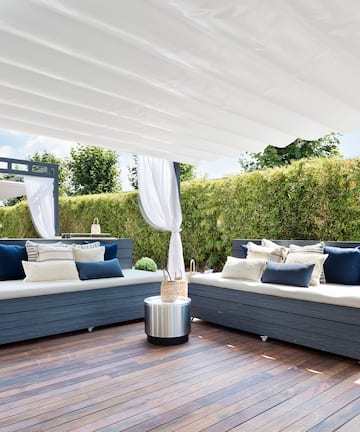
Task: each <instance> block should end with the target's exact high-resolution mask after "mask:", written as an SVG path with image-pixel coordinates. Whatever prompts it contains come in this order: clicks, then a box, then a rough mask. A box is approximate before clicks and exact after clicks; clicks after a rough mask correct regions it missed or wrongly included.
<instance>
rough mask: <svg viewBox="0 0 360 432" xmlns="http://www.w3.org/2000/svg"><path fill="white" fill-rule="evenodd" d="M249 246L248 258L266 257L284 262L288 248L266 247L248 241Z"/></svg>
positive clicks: (269, 259)
mask: <svg viewBox="0 0 360 432" xmlns="http://www.w3.org/2000/svg"><path fill="white" fill-rule="evenodd" d="M247 248H248V250H247V256H246V258H247V259H265V260H268V261H273V262H284V257H285V250H286V248H284V247H282V246H278V247H276V248H273V247H264V246H259V245H257V244H255V243H253V242H248V244H247Z"/></svg>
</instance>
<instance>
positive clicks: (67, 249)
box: [37, 244, 74, 261]
mask: <svg viewBox="0 0 360 432" xmlns="http://www.w3.org/2000/svg"><path fill="white" fill-rule="evenodd" d="M37 251H38V258H37V261H53V260H73V259H74V255H73V251H72V247H71V246H64V245H62V246H56V245H48V244H38V245H37Z"/></svg>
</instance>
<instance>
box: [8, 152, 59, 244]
mask: <svg viewBox="0 0 360 432" xmlns="http://www.w3.org/2000/svg"><path fill="white" fill-rule="evenodd" d="M0 173H1V174H6V175H15V176H16V175H19V176H24V175H27V176H32V177H48V178H52V179H54V191H53V197H54V222H55V235H57V236H58V235H60V224H59V167H58V165H57V164H53V163H48V162H36V161H28V160H23V159H11V158H6V157H0Z"/></svg>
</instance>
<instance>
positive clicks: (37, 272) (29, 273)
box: [22, 260, 80, 282]
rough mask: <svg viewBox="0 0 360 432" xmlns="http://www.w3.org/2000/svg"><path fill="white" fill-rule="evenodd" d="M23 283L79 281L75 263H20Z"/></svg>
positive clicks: (57, 261)
mask: <svg viewBox="0 0 360 432" xmlns="http://www.w3.org/2000/svg"><path fill="white" fill-rule="evenodd" d="M22 265H23V267H24V272H25V275H26V277H25V279H24V282H44V281H56V280H80V279H79V274H78V272H77V268H76V264H75V261H72V260H71V261H70V260H69V261H61V260H60V261H59V260H56V261H45V262H36V261H22Z"/></svg>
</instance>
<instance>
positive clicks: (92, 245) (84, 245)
mask: <svg viewBox="0 0 360 432" xmlns="http://www.w3.org/2000/svg"><path fill="white" fill-rule="evenodd" d="M72 246H73V247H74V248H77V249H93V248H97V247H99V246H100V242H99V241H97V242H92V243H82V244H76V243H73V245H72Z"/></svg>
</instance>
